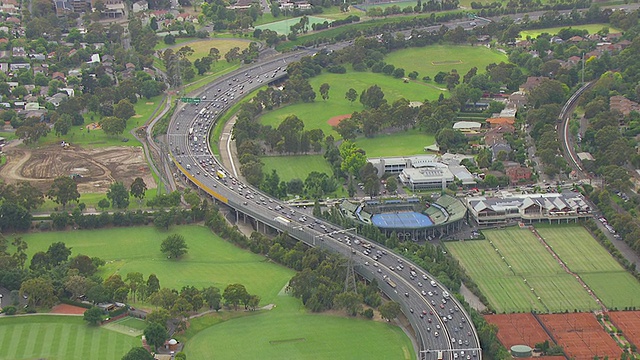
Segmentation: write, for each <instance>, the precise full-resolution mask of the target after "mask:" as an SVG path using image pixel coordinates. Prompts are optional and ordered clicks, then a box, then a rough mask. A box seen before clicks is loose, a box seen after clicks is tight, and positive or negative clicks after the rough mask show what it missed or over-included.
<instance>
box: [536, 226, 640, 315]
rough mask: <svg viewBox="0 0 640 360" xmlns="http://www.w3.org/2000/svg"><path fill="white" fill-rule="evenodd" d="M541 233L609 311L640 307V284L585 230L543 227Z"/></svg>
mask: <svg viewBox="0 0 640 360" xmlns="http://www.w3.org/2000/svg"><path fill="white" fill-rule="evenodd" d="M538 233H539V234H540V236H542V237H543V238H544V239H545V241H546V242H547V243H548V244H549V246H551V247H552V248H553V250H554V251H555V252H556V254H558V256H559V257H560V258H561V259H562V260H563V261H564V263H565V264H566V265H567V267H569V269H571V271H573V272H575V273H576V274H578V275H579V276H580V277H581V278H582V280H583V281H584V282H585V283H586V284H587V285H588V286H589V287H590V288H591V290H592V291H593V292H594V293H595V294H596V295H597V296H598V298H600V300H602V302H603V303H604V304H605V305H606V306H607V307H609V308H612V309H613V308H617V309H624V308H625V307H634V306H635V307H637V306H640V299H638V294H640V282H638V280H636V279H635V278H634V277H633V276H631V274H629V273H628V272H627V271H625V270H624V269H623V268H622V266H620V264H618V262H617V261H615V260H614V259H613V258H612V257H611V255H609V253H608V252H607V251H606V250H605V249H604V248H603V247H602V246H601V245H600V244H599V243H598V242H597V241H596V240H595V239H594V238H593V237H592V236H591V235H590V234H589V233H588V232H587V230H585V229H584V228H583V227H581V226H577V225H576V226H562V227H551V226H541V227H538Z"/></svg>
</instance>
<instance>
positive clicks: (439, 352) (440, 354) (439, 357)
mask: <svg viewBox="0 0 640 360" xmlns="http://www.w3.org/2000/svg"><path fill="white" fill-rule="evenodd" d="M438 360H442V351H438Z"/></svg>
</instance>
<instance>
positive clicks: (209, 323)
mask: <svg viewBox="0 0 640 360" xmlns="http://www.w3.org/2000/svg"><path fill="white" fill-rule="evenodd" d="M169 233H180V234H182V235H184V236H185V238H186V240H187V244H188V246H189V253H188V254H187V255H186V256H185V257H184V259H181V260H179V261H171V260H167V259H166V258H165V257H164V256H163V255H162V254H161V253H160V252H159V246H160V241H161V240H162V239H164V238H165V237H166V236H167V235H168V234H169ZM23 239H25V240H26V241H27V243H28V244H29V250H28V252H29V256H31V255H32V254H33V253H34V252H36V251H41V250H45V249H46V248H47V247H48V246H49V244H51V243H52V242H55V241H64V242H65V243H66V245H67V246H70V247H72V251H73V254H78V253H83V254H87V255H89V256H99V257H101V258H102V259H105V260H106V261H107V265H106V268H105V269H103V270H102V271H101V272H100V274H99V275H101V276H103V277H105V276H108V275H109V274H112V273H116V272H117V273H119V274H121V275H123V276H124V275H125V274H126V273H128V272H131V271H140V272H142V273H143V274H144V275H145V277H146V276H148V275H149V274H150V273H155V274H157V276H158V278H159V279H160V284H161V286H163V287H169V288H180V287H181V286H183V285H194V286H196V287H203V286H209V285H215V286H219V287H222V288H223V287H224V286H226V285H227V284H230V283H236V282H237V283H241V284H244V285H245V286H246V287H247V290H248V291H249V292H250V293H255V294H258V295H259V296H261V298H262V301H261V305H266V304H275V308H274V309H273V310H262V311H257V312H244V311H238V312H234V311H223V312H221V313H219V314H212V315H207V316H203V317H201V318H197V319H193V320H192V321H191V324H190V327H189V330H188V331H187V332H186V333H185V334H182V335H180V336H178V340H180V341H182V342H184V343H185V344H186V347H185V351H186V352H187V355H188V356H189V358H193V359H212V358H214V359H238V358H245V359H249V358H261V359H317V358H331V359H356V358H364V357H365V356H366V357H367V358H374V359H413V358H415V354H414V351H413V347H412V345H411V341H410V339H409V338H408V337H407V336H406V335H405V334H404V333H403V331H402V330H401V329H400V328H398V327H395V326H392V325H391V324H389V323H386V322H374V321H369V320H363V319H361V318H359V319H353V318H348V317H341V316H333V315H326V314H312V313H309V312H307V311H306V310H305V309H304V306H303V305H302V303H301V302H300V300H298V299H295V298H293V297H291V296H289V295H288V294H286V293H285V292H284V291H283V289H284V288H285V286H286V284H287V282H288V280H289V279H290V278H291V277H292V276H293V273H294V272H293V271H292V270H289V269H286V268H284V267H282V266H279V265H277V264H273V263H271V262H269V261H267V260H266V259H265V258H264V257H262V256H259V255H255V254H253V253H251V252H249V251H245V250H242V249H239V248H237V247H235V246H233V245H231V244H229V243H227V242H226V241H223V240H221V239H220V238H218V237H217V236H216V235H213V234H212V233H211V232H210V231H209V230H208V229H206V228H204V227H201V226H177V227H174V228H172V231H170V232H166V233H165V232H160V231H157V230H156V229H155V228H153V227H134V228H121V229H120V228H116V229H106V230H93V231H69V232H50V233H41V234H26V235H24V236H23ZM132 239H135V241H134V242H132ZM37 318H44V319H45V320H48V319H52V320H50V322H51V323H52V325H51V326H52V327H53V326H55V327H59V328H61V329H68V328H72V326H70V325H69V324H68V322H78V324H79V325H78V329H79V330H80V329H87V327H86V325H84V324H83V323H82V319H81V318H69V317H64V318H62V319H60V317H55V318H54V317H46V318H45V317H21V318H14V319H4V320H3V319H0V341H3V339H4V342H2V343H0V346H1V349H0V358H7V359H14V358H21V359H22V358H26V359H32V358H40V357H46V358H49V359H83V358H89V356H86V355H84V353H80V352H81V351H86V350H88V348H87V346H86V345H83V346H77V345H76V344H78V342H77V340H76V341H73V340H68V339H67V338H64V340H63V341H59V342H58V341H56V340H57V338H58V337H59V336H62V335H60V334H61V331H60V330H55V329H57V328H51V329H52V330H51V331H44V332H43V334H42V335H40V334H36V335H33V336H32V335H31V334H30V333H25V332H23V331H19V332H17V331H16V330H15V325H17V324H24V323H26V322H25V319H28V320H31V319H37ZM14 320H15V322H11V323H9V322H7V324H8V325H9V326H7V327H6V328H3V325H4V324H5V321H14ZM121 321H122V322H118V325H122V326H121V327H123V328H124V327H125V326H126V328H133V329H139V328H140V327H141V325H142V324H141V323H140V322H139V320H136V319H128V318H127V319H125V320H121ZM12 325H13V326H12ZM22 326H24V325H22ZM80 326H82V327H80ZM33 328H34V329H36V328H37V329H38V331H40V330H39V329H40V328H42V329H45V330H47V329H50V328H44V327H43V326H39V325H34V327H33ZM9 329H10V330H9ZM88 330H89V331H94V328H88ZM31 331H35V330H31ZM65 331H66V330H65ZM95 331H96V332H98V333H99V334H100V336H101V338H100V339H99V340H96V339H91V340H86V337H88V335H87V334H91V333H90V332H85V331H78V335H74V338H79V337H82V340H83V341H84V342H83V344H96V345H95V346H94V347H93V348H91V350H92V351H98V352H100V354H101V355H99V356H96V357H92V358H97V359H113V360H116V359H120V358H121V356H122V354H123V353H124V352H126V351H128V350H129V348H130V346H131V345H130V343H128V342H127V341H132V343H133V344H139V339H137V338H135V337H131V336H127V335H123V334H121V333H120V332H118V330H117V329H114V330H113V331H112V330H106V329H103V328H95ZM345 334H350V335H351V336H345ZM18 336H19V338H20V339H21V340H20V341H23V342H24V343H20V342H19V341H18V340H15V341H14V339H17V337H18ZM102 337H107V338H108V339H109V341H106V340H102ZM22 339H23V340H22ZM111 339H113V340H111ZM118 341H120V342H124V344H121V343H118ZM16 343H20V347H19V348H15V347H14V346H10V345H9V344H16ZM58 343H59V344H60V345H59V346H60V347H64V351H67V352H65V353H62V355H61V356H60V357H55V356H56V355H55V353H54V351H57V352H61V351H58V350H57V347H56V345H55V344H58ZM105 343H109V344H114V345H118V346H115V347H117V348H118V349H120V350H121V351H122V353H120V352H118V353H117V354H112V353H110V352H109V351H111V352H113V350H109V351H107V350H106V349H105V350H102V351H100V350H101V349H102V348H101V347H100V346H103V344H105ZM34 344H44V345H42V347H45V348H49V347H50V348H55V349H56V350H52V349H47V350H46V351H45V350H43V351H42V352H40V353H25V354H24V355H18V352H24V350H23V349H25V348H27V349H28V348H29V347H33V346H35V345H34ZM65 344H71V345H65ZM220 344H224V346H220ZM247 344H251V346H247ZM65 346H66V347H65ZM371 354H376V355H375V356H373V357H371Z"/></svg>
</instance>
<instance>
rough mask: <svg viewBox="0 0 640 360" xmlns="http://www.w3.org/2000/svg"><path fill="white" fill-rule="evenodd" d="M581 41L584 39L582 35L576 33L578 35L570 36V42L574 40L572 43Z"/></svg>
mask: <svg viewBox="0 0 640 360" xmlns="http://www.w3.org/2000/svg"><path fill="white" fill-rule="evenodd" d="M581 41H584V39H583V38H582V36H578V35H576V36H572V37H570V38H569V42H572V43H579V42H581Z"/></svg>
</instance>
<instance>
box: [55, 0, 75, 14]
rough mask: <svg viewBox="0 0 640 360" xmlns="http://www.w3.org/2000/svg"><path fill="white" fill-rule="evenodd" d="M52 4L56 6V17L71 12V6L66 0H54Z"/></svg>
mask: <svg viewBox="0 0 640 360" xmlns="http://www.w3.org/2000/svg"><path fill="white" fill-rule="evenodd" d="M53 4H54V6H55V8H56V16H57V17H66V16H67V15H68V14H71V13H72V12H73V7H71V5H70V4H69V2H68V1H67V0H55V1H54V2H53Z"/></svg>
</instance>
